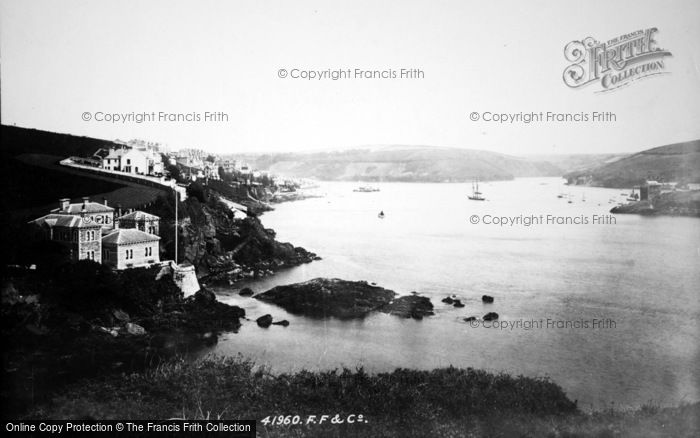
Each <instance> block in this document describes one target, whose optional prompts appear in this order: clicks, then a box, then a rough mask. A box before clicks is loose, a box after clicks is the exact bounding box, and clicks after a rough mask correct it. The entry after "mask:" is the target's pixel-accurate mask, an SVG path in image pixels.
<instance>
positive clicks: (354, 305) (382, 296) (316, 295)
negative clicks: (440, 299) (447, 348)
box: [255, 278, 433, 319]
mask: <svg viewBox="0 0 700 438" xmlns="http://www.w3.org/2000/svg"><path fill="white" fill-rule="evenodd" d="M255 298H256V299H259V300H261V301H265V302H269V303H273V304H276V305H278V306H280V307H282V308H284V309H285V310H286V311H288V312H290V313H294V314H298V315H305V316H311V317H321V318H323V317H335V318H341V319H353V318H363V317H365V316H367V315H368V314H369V313H371V312H373V311H379V312H384V313H389V314H391V315H396V316H401V317H404V318H415V319H421V318H423V317H424V316H429V315H432V314H433V304H432V303H431V302H430V299H428V298H426V297H421V296H418V295H413V294H412V295H408V296H402V297H398V298H396V293H395V292H394V291H391V290H389V289H384V288H382V287H379V286H373V285H371V284H369V283H367V282H366V281H347V280H340V279H337V278H331V279H329V278H315V279H313V280H309V281H306V282H303V283H296V284H290V285H285V286H277V287H275V288H272V289H270V290H268V291H267V292H264V293H261V294H258V295H255Z"/></svg>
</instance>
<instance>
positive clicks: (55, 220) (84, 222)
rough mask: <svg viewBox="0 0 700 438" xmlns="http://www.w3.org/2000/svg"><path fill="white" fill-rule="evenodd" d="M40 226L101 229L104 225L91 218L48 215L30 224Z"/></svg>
mask: <svg viewBox="0 0 700 438" xmlns="http://www.w3.org/2000/svg"><path fill="white" fill-rule="evenodd" d="M29 223H30V224H36V225H39V226H48V227H49V228H53V227H67V228H100V227H102V225H100V224H98V223H97V222H95V221H93V220H92V219H90V218H89V217H81V216H72V215H67V214H47V215H46V216H43V217H40V218H38V219H34V220H33V221H30V222H29Z"/></svg>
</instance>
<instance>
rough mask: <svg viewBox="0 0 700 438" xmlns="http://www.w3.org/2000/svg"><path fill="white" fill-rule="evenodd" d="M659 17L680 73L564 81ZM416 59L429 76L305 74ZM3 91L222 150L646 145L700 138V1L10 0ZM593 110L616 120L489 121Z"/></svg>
mask: <svg viewBox="0 0 700 438" xmlns="http://www.w3.org/2000/svg"><path fill="white" fill-rule="evenodd" d="M654 27H655V28H657V29H658V31H657V33H656V34H655V40H656V42H657V45H658V46H659V47H661V48H663V49H666V50H668V51H670V52H671V53H672V56H668V57H665V58H664V72H665V73H664V74H660V75H655V76H651V77H648V78H645V79H642V80H639V81H634V82H632V83H630V84H629V86H626V87H622V88H619V89H617V90H614V91H611V92H605V93H599V92H597V91H600V90H601V87H600V85H599V84H592V85H588V86H585V87H581V88H569V87H567V86H566V85H565V84H564V82H563V80H562V74H563V71H564V69H565V68H566V67H567V66H568V65H569V64H571V63H570V62H568V61H567V60H566V58H565V57H564V47H565V46H566V45H567V44H568V43H569V42H571V41H574V40H581V39H583V38H586V37H589V36H590V37H593V38H595V39H597V40H599V41H607V40H610V39H612V38H615V37H618V36H620V35H623V34H628V33H631V32H633V31H636V30H639V29H647V28H654ZM402 68H404V69H419V70H421V71H422V76H421V77H418V78H414V79H401V78H386V79H382V78H347V79H339V80H335V81H334V80H330V79H322V80H319V79H314V80H308V79H303V78H292V77H291V76H292V75H296V76H299V75H301V74H302V73H301V72H302V71H312V70H315V71H323V70H328V69H331V70H339V69H342V70H347V69H350V70H351V71H352V72H353V73H354V72H355V69H359V70H361V71H366V70H369V71H386V70H388V71H392V70H393V71H395V72H396V74H397V75H400V71H401V69H402ZM281 69H284V70H285V71H286V72H287V73H286V76H285V77H280V76H281V75H282V73H281V71H280V70H281ZM0 95H1V97H2V102H1V117H2V123H3V124H6V125H13V124H16V125H17V126H22V127H28V128H37V129H43V130H49V131H56V132H63V133H70V134H74V135H85V136H91V137H97V138H104V139H110V140H113V139H117V138H119V139H122V140H128V139H132V138H140V139H145V140H149V141H158V142H161V143H163V144H167V145H168V146H170V147H172V148H174V149H178V148H182V147H197V148H202V149H206V150H209V151H212V152H216V153H221V154H229V153H238V152H246V153H250V152H292V151H311V150H328V149H337V148H346V147H358V146H366V145H397V144H402V145H403V144H406V145H433V146H447V147H457V148H468V149H484V150H489V151H494V152H500V153H506V154H511V155H525V154H550V153H607V152H635V151H639V150H643V149H647V148H650V147H655V146H660V145H664V144H670V143H675V142H681V141H688V140H693V139H698V138H700V99H699V98H698V97H699V96H700V2H699V1H697V0H688V1H667V2H660V1H658V0H655V1H649V0H633V1H615V2H609V1H596V0H591V1H586V2H581V1H561V0H551V1H529V2H524V1H522V0H514V1H492V2H483V1H478V2H477V1H463V0H461V1H460V0H455V1H440V0H438V1H435V0H422V1H406V0H399V1H382V2H377V1H364V0H360V1H358V0H352V1H308V0H301V1H294V2H291V1H283V0H282V1H265V0H251V1H248V0H246V1H202V0H198V1H173V0H169V1H128V0H127V1H124V0H119V1H94V0H81V1H78V0H62V1H26V0H0ZM593 111H598V112H602V113H605V112H611V113H613V114H614V115H615V120H613V121H607V122H591V121H588V122H575V121H570V122H538V123H527V124H526V123H517V122H516V123H497V122H493V121H484V120H483V118H484V117H487V118H490V116H486V115H485V114H484V113H496V114H501V113H504V114H516V113H520V112H524V113H531V112H535V113H539V112H544V113H546V112H552V113H559V114H567V113H568V114H572V115H575V114H587V115H589V116H590V115H591V114H592V112H593ZM206 112H210V113H214V114H216V113H218V112H221V113H224V114H225V115H226V119H227V120H226V119H224V118H223V116H221V117H220V120H217V119H216V117H214V120H209V121H207V120H204V116H205V113H206ZM132 113H133V116H131V117H132V119H131V120H126V121H116V122H115V121H110V120H108V119H109V118H110V115H111V114H127V115H128V114H132ZM143 113H146V114H149V115H153V114H152V113H156V114H155V115H156V117H155V120H152V121H148V120H147V121H144V122H142V123H137V122H136V121H135V120H136V119H135V117H136V115H137V114H143ZM159 113H163V114H164V115H165V117H166V118H169V117H173V116H171V115H175V117H178V114H180V115H181V116H179V117H180V118H182V117H185V116H186V115H189V116H188V117H189V118H190V119H193V118H194V117H195V115H196V116H199V120H192V121H187V120H180V121H168V120H162V119H161V117H160V114H159ZM472 113H477V115H478V117H479V120H478V121H472V120H471V118H470V115H471V114H472ZM86 114H87V115H86ZM84 118H89V120H84Z"/></svg>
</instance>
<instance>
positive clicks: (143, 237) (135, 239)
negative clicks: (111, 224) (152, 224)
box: [102, 228, 160, 245]
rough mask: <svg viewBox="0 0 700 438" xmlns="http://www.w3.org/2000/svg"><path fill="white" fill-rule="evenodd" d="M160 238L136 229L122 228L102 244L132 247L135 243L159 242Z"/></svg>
mask: <svg viewBox="0 0 700 438" xmlns="http://www.w3.org/2000/svg"><path fill="white" fill-rule="evenodd" d="M159 240H160V237H158V236H155V235H153V234H148V233H144V232H143V231H140V230H137V229H135V228H120V229H118V230H115V231H114V232H112V233H109V234H107V235H106V236H104V237H103V238H102V244H105V243H113V244H117V245H130V244H133V243H143V242H157V241H159Z"/></svg>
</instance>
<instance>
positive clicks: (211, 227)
mask: <svg viewBox="0 0 700 438" xmlns="http://www.w3.org/2000/svg"><path fill="white" fill-rule="evenodd" d="M187 212H188V218H187V219H186V220H184V221H183V223H182V226H181V231H180V233H181V246H182V248H181V251H182V254H183V255H184V261H185V262H188V263H190V264H192V265H193V266H194V267H195V269H196V271H197V275H198V276H199V277H200V278H206V279H207V282H227V283H229V284H233V283H235V282H237V281H239V280H243V279H249V278H261V277H265V276H268V275H272V274H273V273H274V272H275V271H277V270H279V269H282V268H287V267H292V266H297V265H300V264H303V263H309V262H311V261H313V260H318V259H319V257H318V256H317V255H316V254H314V253H312V252H309V251H307V250H305V249H304V248H300V247H295V246H294V245H292V244H291V243H283V242H278V241H277V240H275V232H274V230H271V229H266V228H265V227H264V226H263V224H262V223H261V222H260V219H259V218H257V217H253V216H249V217H246V218H244V219H236V218H235V217H234V215H233V214H232V213H231V212H230V210H229V209H228V208H227V207H226V206H224V205H223V204H220V203H216V202H209V203H206V204H204V203H200V202H198V201H197V200H196V199H192V200H191V201H190V200H188V207H187Z"/></svg>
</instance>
